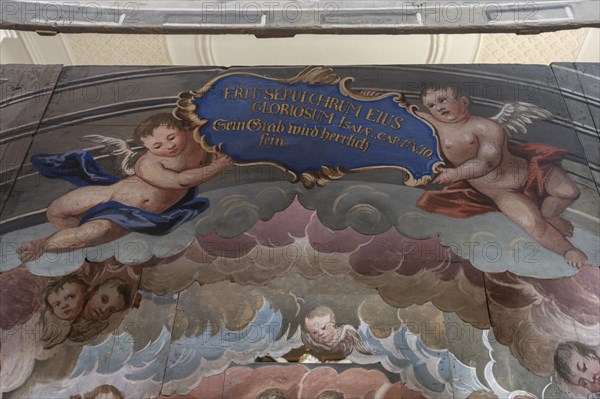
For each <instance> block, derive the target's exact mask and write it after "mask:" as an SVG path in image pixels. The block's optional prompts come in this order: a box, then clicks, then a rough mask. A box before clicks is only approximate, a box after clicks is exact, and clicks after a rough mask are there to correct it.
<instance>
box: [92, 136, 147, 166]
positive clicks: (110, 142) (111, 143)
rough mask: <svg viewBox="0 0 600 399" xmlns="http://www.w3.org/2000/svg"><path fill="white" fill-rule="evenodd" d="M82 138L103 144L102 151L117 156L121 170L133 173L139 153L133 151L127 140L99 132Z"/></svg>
mask: <svg viewBox="0 0 600 399" xmlns="http://www.w3.org/2000/svg"><path fill="white" fill-rule="evenodd" d="M81 139H82V140H85V141H91V142H93V143H98V144H104V149H103V152H104V153H106V154H111V155H114V156H116V157H117V161H118V162H120V163H121V170H122V171H123V172H124V173H125V174H126V175H129V176H131V175H133V174H134V173H135V172H134V169H133V168H134V166H135V161H136V160H137V158H138V155H139V153H138V152H136V151H133V150H132V149H131V147H129V144H127V141H125V140H123V139H118V138H115V137H107V136H101V135H99V134H90V135H87V136H83V137H81Z"/></svg>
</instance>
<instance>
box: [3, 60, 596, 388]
mask: <svg viewBox="0 0 600 399" xmlns="http://www.w3.org/2000/svg"><path fill="white" fill-rule="evenodd" d="M2 68H3V69H2V71H1V72H0V75H1V76H2V77H3V78H4V77H5V79H7V80H6V81H3V82H2V87H3V91H2V98H1V99H0V100H1V103H0V106H1V107H2V115H3V117H2V122H1V125H0V154H2V165H3V167H2V170H1V172H2V177H3V178H2V182H1V187H2V190H1V192H0V193H1V194H2V200H3V202H2V208H1V209H2V211H1V212H2V213H1V221H0V244H1V251H2V253H1V254H0V255H1V259H0V261H1V266H0V272H1V273H0V288H1V291H0V292H1V294H0V295H1V297H0V327H1V334H2V335H1V339H2V341H1V342H2V351H1V362H2V367H1V369H0V373H1V378H0V381H1V386H2V397H6V398H23V397H27V398H48V397H79V398H100V397H103V398H104V397H111V398H157V397H160V398H167V397H173V398H219V397H223V398H252V399H254V398H263V399H264V398H321V399H325V398H389V399H391V398H441V399H446V398H457V399H464V398H469V399H476V398H510V399H517V398H518V399H525V398H529V399H530V398H537V399H553V398H565V397H576V398H588V399H589V398H596V397H600V360H599V357H598V350H599V349H600V325H599V324H600V270H599V268H598V265H599V264H600V245H599V244H600V242H599V240H600V238H599V236H600V235H599V234H598V233H599V227H600V226H599V223H600V219H599V217H600V212H599V195H598V185H597V183H598V182H599V181H600V180H598V179H599V178H600V174H599V171H600V157H599V156H598V148H599V146H598V131H597V128H596V126H598V124H597V123H598V121H597V115H598V110H599V108H600V107H599V106H598V101H599V99H598V96H597V93H598V87H599V81H600V79H598V74H599V69H598V65H597V64H555V65H552V66H550V67H545V66H516V65H488V66H482V65H480V66H477V65H469V66H467V65H454V66H451V65H449V66H435V67H434V66H376V67H336V68H334V69H331V68H325V67H307V68H305V67H277V68H275V67H264V68H229V69H227V70H223V69H218V68H213V69H201V68H190V67H168V68H162V67H161V68H158V67H154V68H148V67H71V68H61V67H56V66H28V67H23V66H11V65H7V66H3V67H2ZM209 100H210V101H209ZM325 363H327V364H325Z"/></svg>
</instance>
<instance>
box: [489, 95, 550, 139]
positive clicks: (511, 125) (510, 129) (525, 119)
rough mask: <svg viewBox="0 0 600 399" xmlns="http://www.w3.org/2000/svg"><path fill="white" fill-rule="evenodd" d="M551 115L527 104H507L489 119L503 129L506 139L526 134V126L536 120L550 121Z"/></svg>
mask: <svg viewBox="0 0 600 399" xmlns="http://www.w3.org/2000/svg"><path fill="white" fill-rule="evenodd" d="M550 118H552V113H551V112H549V111H546V110H545V109H543V108H540V107H538V106H537V105H534V104H529V103H522V102H517V103H507V104H504V106H503V107H502V109H501V110H500V112H498V114H496V115H494V116H493V117H491V118H490V119H491V120H493V121H496V122H497V123H498V124H499V125H500V126H502V127H503V128H504V131H505V132H506V134H507V135H508V137H513V136H516V135H519V134H525V133H527V125H528V124H530V123H533V121H534V120H536V119H550Z"/></svg>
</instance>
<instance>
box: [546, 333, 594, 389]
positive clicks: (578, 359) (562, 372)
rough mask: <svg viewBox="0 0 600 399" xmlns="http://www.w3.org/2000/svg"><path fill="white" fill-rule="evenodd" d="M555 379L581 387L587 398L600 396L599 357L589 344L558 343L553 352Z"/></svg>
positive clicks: (574, 342)
mask: <svg viewBox="0 0 600 399" xmlns="http://www.w3.org/2000/svg"><path fill="white" fill-rule="evenodd" d="M554 369H555V370H556V377H557V380H562V382H564V383H566V384H568V385H571V386H575V387H581V388H583V389H584V390H586V391H587V392H588V398H589V399H597V398H600V359H599V357H598V353H596V350H595V349H594V348H592V347H591V346H588V345H585V344H582V343H581V342H576V341H569V342H563V343H561V344H559V345H558V346H557V348H556V351H555V352H554Z"/></svg>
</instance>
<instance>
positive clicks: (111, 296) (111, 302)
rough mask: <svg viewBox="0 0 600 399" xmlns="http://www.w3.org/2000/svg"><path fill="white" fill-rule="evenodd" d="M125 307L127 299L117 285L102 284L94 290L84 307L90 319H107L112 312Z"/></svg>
mask: <svg viewBox="0 0 600 399" xmlns="http://www.w3.org/2000/svg"><path fill="white" fill-rule="evenodd" d="M123 308H125V299H124V298H123V295H121V294H120V293H119V292H118V291H117V288H116V287H112V286H105V285H102V286H100V287H99V288H98V289H97V290H96V292H94V293H93V294H92V295H91V296H90V299H89V300H88V302H87V304H86V305H85V309H84V316H87V317H86V318H87V319H88V320H90V319H91V320H106V319H108V318H109V317H110V315H111V314H113V313H116V312H120V311H121V310H123Z"/></svg>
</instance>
